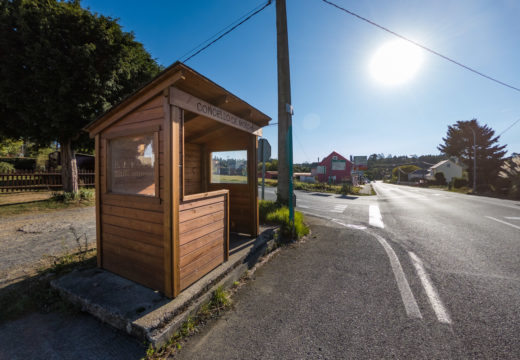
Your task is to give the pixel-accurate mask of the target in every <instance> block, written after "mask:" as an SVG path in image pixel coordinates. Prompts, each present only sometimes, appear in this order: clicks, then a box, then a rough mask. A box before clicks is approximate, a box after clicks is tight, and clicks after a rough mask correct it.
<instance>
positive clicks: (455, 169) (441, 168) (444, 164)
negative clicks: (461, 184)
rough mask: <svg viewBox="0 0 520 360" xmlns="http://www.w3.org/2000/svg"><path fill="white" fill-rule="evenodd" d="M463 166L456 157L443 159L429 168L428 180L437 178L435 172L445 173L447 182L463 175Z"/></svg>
mask: <svg viewBox="0 0 520 360" xmlns="http://www.w3.org/2000/svg"><path fill="white" fill-rule="evenodd" d="M462 171H463V168H462V166H461V165H459V164H458V163H457V162H456V161H455V160H454V159H450V160H443V161H441V162H438V163H437V164H435V165H433V166H432V167H430V168H429V169H428V174H427V175H426V179H427V180H435V174H437V173H443V174H444V178H445V179H446V182H450V181H451V180H452V179H453V178H455V177H462Z"/></svg>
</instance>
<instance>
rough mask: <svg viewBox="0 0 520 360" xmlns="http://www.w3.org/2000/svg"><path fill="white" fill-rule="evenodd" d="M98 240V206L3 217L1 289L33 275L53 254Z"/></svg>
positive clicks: (0, 249) (0, 248) (1, 221)
mask: <svg viewBox="0 0 520 360" xmlns="http://www.w3.org/2000/svg"><path fill="white" fill-rule="evenodd" d="M72 229H73V230H74V231H75V233H76V234H77V236H81V237H82V238H81V242H82V244H83V245H84V241H85V238H84V236H86V239H87V243H88V244H89V245H92V244H94V243H95V242H96V219H95V212H94V207H93V206H91V207H84V208H73V209H64V210H57V211H52V212H47V213H32V214H25V215H17V216H8V217H3V218H0V288H2V287H4V286H6V285H7V284H10V283H12V282H15V281H18V280H20V279H23V278H25V277H27V276H31V275H33V274H34V273H35V271H36V270H37V269H38V267H40V266H41V265H42V264H43V263H44V262H45V261H46V260H47V261H48V259H49V257H53V256H58V255H62V254H64V253H67V252H72V251H74V250H76V249H78V244H77V242H76V240H75V236H74V234H73V231H72Z"/></svg>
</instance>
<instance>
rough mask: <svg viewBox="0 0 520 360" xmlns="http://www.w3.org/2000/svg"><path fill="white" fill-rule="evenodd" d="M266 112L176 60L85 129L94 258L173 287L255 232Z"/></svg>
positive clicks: (153, 284) (167, 290)
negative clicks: (89, 143)
mask: <svg viewBox="0 0 520 360" xmlns="http://www.w3.org/2000/svg"><path fill="white" fill-rule="evenodd" d="M269 121H270V118H269V117H268V116H266V115H265V114H263V113H262V112H260V111H258V110H257V109H255V108H253V107H252V106H250V105H249V104H247V103H246V102H244V101H243V100H241V99H239V98H238V97H236V96H234V95H233V94H231V93H229V92H228V91H226V90H225V89H223V88H222V87H220V86H218V85H217V84H215V83H213V82H212V81H210V80H209V79H207V78H205V77H204V76H202V75H201V74H199V73H197V72H195V71H194V70H193V69H191V68H189V67H187V66H185V65H184V64H181V63H175V64H173V65H172V66H170V67H169V68H167V69H166V70H165V71H163V72H162V73H161V74H160V75H159V76H158V77H156V78H155V79H154V80H153V81H152V82H150V83H149V84H147V85H145V86H144V87H143V88H141V89H140V90H139V91H137V92H136V93H134V94H133V95H131V96H130V97H128V98H127V99H126V100H124V101H123V102H121V103H120V104H119V105H117V106H115V107H114V108H112V109H111V110H110V111H108V112H107V113H106V114H105V115H103V116H102V117H100V118H99V119H97V120H95V121H94V122H92V123H90V124H89V125H88V126H87V127H86V128H85V130H87V131H88V132H89V133H90V136H91V137H94V138H95V146H96V227H97V248H98V256H97V261H98V266H100V267H102V268H104V269H106V270H109V271H111V272H114V273H116V274H119V275H121V276H123V277H126V278H129V279H131V280H134V281H136V282H138V283H140V284H143V285H145V286H148V287H150V288H153V289H156V290H159V291H161V292H163V293H164V294H165V295H167V296H169V297H175V296H177V295H178V294H179V293H180V292H181V291H182V290H183V289H185V288H187V287H188V286H190V285H191V284H193V283H194V282H195V281H197V280H198V279H200V278H201V277H202V276H204V275H205V274H207V273H208V272H210V271H211V270H213V269H214V268H216V267H217V266H219V265H220V264H222V263H223V262H225V261H226V260H227V258H228V255H229V232H230V231H231V232H240V233H246V234H250V235H252V236H255V235H257V234H258V200H257V199H258V198H257V191H258V190H257V189H258V188H257V182H258V180H257V176H256V166H257V159H256V157H257V143H258V136H259V135H261V127H263V126H265V125H267V124H268V123H269Z"/></svg>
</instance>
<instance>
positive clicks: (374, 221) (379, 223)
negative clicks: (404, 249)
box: [368, 205, 385, 229]
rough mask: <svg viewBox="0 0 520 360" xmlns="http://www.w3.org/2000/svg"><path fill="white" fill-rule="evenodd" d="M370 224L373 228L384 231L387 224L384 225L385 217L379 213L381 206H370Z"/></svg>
mask: <svg viewBox="0 0 520 360" xmlns="http://www.w3.org/2000/svg"><path fill="white" fill-rule="evenodd" d="M368 223H369V224H370V225H371V226H375V227H378V228H381V229H384V227H385V224H383V217H382V216H381V212H380V211H379V206H377V205H370V207H369V208H368Z"/></svg>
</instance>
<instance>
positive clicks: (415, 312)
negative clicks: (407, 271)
mask: <svg viewBox="0 0 520 360" xmlns="http://www.w3.org/2000/svg"><path fill="white" fill-rule="evenodd" d="M371 235H372V236H374V237H375V238H376V239H377V241H379V243H380V244H381V245H382V246H383V248H384V249H385V251H386V255H387V256H388V258H389V259H390V266H391V267H392V271H393V272H394V276H395V281H397V287H398V288H399V292H400V293H401V299H402V300H403V304H404V308H405V310H406V314H407V315H408V316H409V317H413V318H418V319H422V315H421V311H420V310H419V306H417V301H415V297H414V296H413V293H412V290H411V289H410V285H409V284H408V280H406V277H405V276H404V272H403V268H402V266H401V263H400V262H399V259H398V258H397V255H396V254H395V252H394V250H393V249H392V247H391V246H390V245H389V244H388V242H386V240H385V239H384V238H382V237H381V236H379V235H378V234H372V233H371Z"/></svg>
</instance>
